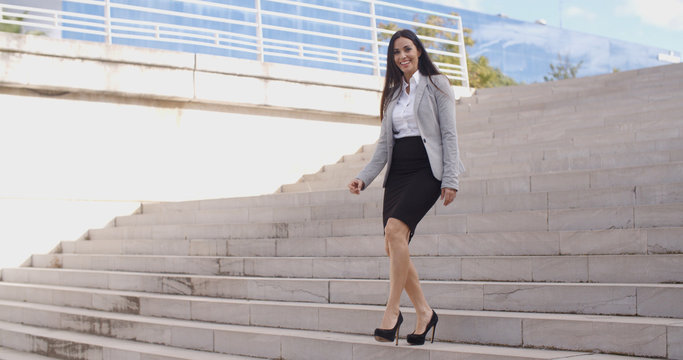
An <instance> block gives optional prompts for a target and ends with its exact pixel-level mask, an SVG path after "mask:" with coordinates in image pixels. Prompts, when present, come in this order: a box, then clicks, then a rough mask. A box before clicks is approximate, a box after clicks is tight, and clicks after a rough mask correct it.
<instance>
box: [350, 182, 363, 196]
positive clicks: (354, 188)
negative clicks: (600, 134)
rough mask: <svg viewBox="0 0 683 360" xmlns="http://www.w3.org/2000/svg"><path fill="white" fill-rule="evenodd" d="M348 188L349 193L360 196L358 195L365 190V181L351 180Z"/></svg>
mask: <svg viewBox="0 0 683 360" xmlns="http://www.w3.org/2000/svg"><path fill="white" fill-rule="evenodd" d="M348 186H349V191H350V192H351V194H356V195H358V194H360V191H361V190H363V186H365V184H364V183H363V180H360V179H353V180H351V182H350V183H349V185H348Z"/></svg>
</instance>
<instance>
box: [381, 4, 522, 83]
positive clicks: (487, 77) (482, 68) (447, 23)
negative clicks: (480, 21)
mask: <svg viewBox="0 0 683 360" xmlns="http://www.w3.org/2000/svg"><path fill="white" fill-rule="evenodd" d="M453 15H458V14H456V13H454V14H453ZM414 21H415V22H422V23H425V24H428V25H434V26H440V27H454V26H456V25H457V23H456V22H455V20H453V19H450V18H449V19H446V18H443V17H440V16H437V15H430V16H428V17H427V18H426V19H424V20H423V19H420V18H419V17H417V16H416V17H415V18H414ZM379 27H381V28H383V29H386V30H389V31H391V32H395V31H397V30H399V27H398V25H396V24H394V23H389V24H380V25H379ZM412 30H413V31H415V33H416V34H417V35H418V36H419V37H420V39H421V40H422V43H423V44H424V46H425V47H426V48H428V49H436V50H440V51H444V52H450V53H456V54H457V53H460V49H459V47H458V46H457V45H452V44H446V43H438V42H436V41H433V40H426V39H423V38H425V37H426V38H429V37H431V38H438V39H444V40H450V41H458V38H457V35H456V34H453V33H451V32H446V31H443V30H437V29H433V28H430V27H423V26H418V27H414V28H413V29H412ZM463 36H464V39H463V42H464V43H465V46H466V47H472V46H474V44H475V42H474V40H473V39H472V29H469V28H464V29H463ZM389 37H390V36H389V35H387V34H384V33H382V34H380V36H379V40H380V41H381V40H386V39H388V38H389ZM430 57H431V58H432V60H433V61H434V62H440V63H446V64H454V65H461V64H460V59H458V58H455V57H452V56H445V55H440V54H432V55H430ZM467 73H468V77H469V81H470V87H474V88H486V87H497V86H510V85H517V82H516V81H515V80H514V79H512V78H511V77H509V76H506V75H505V74H503V72H502V71H501V70H500V69H499V68H494V67H492V66H490V65H489V60H488V58H486V57H485V56H480V57H478V58H477V59H476V60H472V59H471V58H470V57H469V55H467ZM451 83H452V84H453V85H462V82H461V81H459V80H451Z"/></svg>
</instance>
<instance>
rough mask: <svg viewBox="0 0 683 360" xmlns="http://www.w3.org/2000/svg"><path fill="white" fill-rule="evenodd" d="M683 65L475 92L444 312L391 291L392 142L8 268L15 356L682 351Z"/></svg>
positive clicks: (420, 252) (435, 230) (441, 218)
mask: <svg viewBox="0 0 683 360" xmlns="http://www.w3.org/2000/svg"><path fill="white" fill-rule="evenodd" d="M682 85H683V66H682V65H670V66H663V67H657V68H650V69H643V70H638V71H629V72H622V73H616V74H610V75H603V76H597V77H589V78H581V79H573V80H566V81H560V82H553V83H543V84H533V85H526V86H518V87H511V88H500V89H483V90H479V91H478V92H477V93H476V95H475V96H473V97H471V98H467V99H462V100H460V102H459V103H458V105H457V114H458V131H459V137H460V148H461V151H462V156H463V161H464V162H465V164H466V166H467V168H468V172H467V173H466V174H465V175H464V176H463V177H462V178H461V181H460V182H461V188H460V191H459V193H458V196H457V199H456V201H455V203H454V204H453V205H451V206H449V207H443V206H442V205H440V204H437V205H435V206H434V208H432V209H431V210H430V212H429V213H428V214H427V216H426V217H425V219H424V220H423V221H422V222H421V223H420V225H419V226H418V228H417V232H416V236H415V238H414V240H413V242H412V243H411V245H410V246H411V254H412V256H413V261H414V263H415V265H416V267H417V268H418V271H419V273H420V276H421V279H422V284H423V289H424V291H425V293H426V296H427V298H428V300H429V301H430V304H431V305H432V306H433V307H434V308H435V309H436V311H437V312H438V313H439V318H440V321H439V324H438V327H437V331H436V339H437V341H435V343H434V344H426V345H424V346H417V347H412V346H409V345H407V343H406V342H405V334H407V333H410V332H412V330H413V326H414V322H415V316H414V311H412V308H411V306H410V301H409V300H408V298H407V297H406V296H405V294H404V298H403V299H402V305H403V306H404V308H403V313H404V315H405V317H406V322H405V323H404V326H403V328H402V329H401V334H403V335H402V338H401V341H400V342H399V346H393V344H386V343H377V342H375V341H374V339H373V338H372V337H371V336H370V335H371V333H372V330H373V329H374V328H375V327H376V326H377V324H379V322H380V320H381V317H382V312H383V305H384V303H385V301H386V295H387V292H388V286H389V284H388V273H389V271H388V269H389V261H388V259H387V257H386V256H385V254H384V243H383V238H382V227H381V199H382V189H381V188H380V184H381V180H379V179H378V180H377V181H375V182H374V183H373V184H372V185H371V186H370V187H369V188H368V189H367V190H366V191H364V192H363V193H362V194H361V195H360V196H355V195H351V194H349V193H348V191H347V190H345V185H346V183H347V182H348V181H349V180H350V179H351V178H352V177H353V176H354V175H355V174H356V173H357V172H358V171H359V170H360V169H361V168H362V166H364V164H365V163H366V162H367V161H368V159H369V157H370V156H372V152H373V151H374V145H366V146H363V147H362V148H361V149H360V150H359V151H358V152H357V153H356V154H350V155H346V156H343V157H342V158H341V159H340V161H339V162H338V163H336V164H330V165H326V166H324V167H323V168H322V169H321V171H320V172H318V173H315V174H307V175H304V176H302V178H301V179H300V180H299V181H298V182H297V183H294V184H286V185H283V186H282V187H281V188H280V189H278V191H277V193H275V194H269V195H262V196H254V197H245V198H231V199H212V200H196V201H186V202H177V203H149V204H143V205H142V206H141V208H140V209H139V210H138V211H137V212H136V213H135V214H131V215H123V216H119V217H117V218H115V219H114V220H113V221H112V222H111V224H110V226H108V227H105V228H101V229H91V230H89V232H88V235H87V238H86V239H83V240H77V241H63V242H61V243H60V244H59V246H58V247H57V249H56V250H55V251H54V252H53V253H50V254H36V255H33V256H32V258H31V265H30V266H26V267H19V268H8V269H3V270H2V273H1V276H2V278H1V280H2V281H0V359H46V358H52V359H54V358H56V359H102V360H105V359H106V360H109V359H214V358H215V359H218V358H221V359H247V358H250V359H254V358H262V359H394V358H396V359H425V360H426V359H430V360H435V359H436V360H438V359H569V358H572V359H626V358H669V359H683V117H682V116H681V114H682V113H683V91H682V90H681V89H683V86H682Z"/></svg>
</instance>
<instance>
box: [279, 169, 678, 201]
mask: <svg viewBox="0 0 683 360" xmlns="http://www.w3.org/2000/svg"><path fill="white" fill-rule="evenodd" d="M354 176H356V174H353V175H349V176H348V177H345V178H338V179H329V180H317V181H307V182H306V183H305V184H304V183H294V184H286V185H282V186H281V187H280V189H279V191H280V192H321V191H330V190H342V189H346V185H347V183H348V182H349V181H350V180H349V179H352V178H353V177H354ZM682 178H683V162H681V161H676V162H670V163H668V164H657V165H647V166H635V167H625V168H618V169H605V170H603V169H592V170H577V171H565V172H557V173H528V174H525V175H501V176H491V175H488V176H480V177H473V176H469V175H467V174H465V176H463V178H462V179H461V180H460V187H461V189H460V190H461V191H462V192H470V193H472V192H473V193H477V194H480V193H483V192H484V191H485V193H487V194H508V193H520V192H529V191H531V192H536V191H561V190H577V189H589V188H594V189H595V188H609V187H612V186H617V187H619V186H638V185H660V184H667V183H679V182H680V179H682ZM568 179H572V180H569V181H568ZM381 182H382V178H377V179H375V181H374V182H373V183H372V184H371V187H373V186H381ZM530 182H533V183H535V184H536V187H535V188H533V187H532V186H531V184H530ZM347 193H348V190H347Z"/></svg>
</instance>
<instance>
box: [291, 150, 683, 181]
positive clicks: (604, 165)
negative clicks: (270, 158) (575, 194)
mask: <svg viewBox="0 0 683 360" xmlns="http://www.w3.org/2000/svg"><path fill="white" fill-rule="evenodd" d="M681 143H683V140H681ZM588 151H589V149H587V148H583V147H578V148H576V149H573V150H568V151H567V152H566V154H567V155H566V156H564V157H561V158H557V157H556V158H552V159H543V158H542V157H543V154H544V152H545V151H544V150H539V151H537V152H536V153H528V152H522V153H521V154H520V152H519V151H517V152H509V151H508V152H503V153H502V154H501V153H498V152H496V153H492V154H488V155H485V154H482V156H477V157H471V158H470V159H465V160H463V163H464V165H465V168H466V169H467V175H468V176H472V177H483V176H491V175H506V176H513V175H523V174H529V173H547V172H560V171H577V170H578V171H581V170H598V169H602V170H606V169H619V168H626V167H635V166H648V165H657V164H669V163H672V162H680V161H683V150H665V151H644V152H638V153H622V154H603V155H581V153H585V152H588ZM522 154H523V155H522ZM572 154H575V155H574V156H572ZM365 165H366V164H365V163H361V162H358V163H336V164H333V165H330V166H327V167H325V170H324V171H321V172H317V173H313V174H305V175H303V176H302V177H301V179H300V181H303V182H307V181H317V180H331V179H339V178H342V179H346V180H347V182H348V181H350V179H352V178H353V177H355V176H356V175H357V174H358V173H359V172H360V171H361V170H362V169H363V168H364V167H365ZM381 176H383V174H382V175H381ZM380 179H381V177H380Z"/></svg>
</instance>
